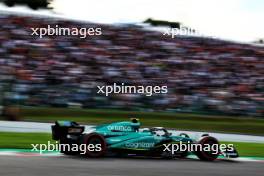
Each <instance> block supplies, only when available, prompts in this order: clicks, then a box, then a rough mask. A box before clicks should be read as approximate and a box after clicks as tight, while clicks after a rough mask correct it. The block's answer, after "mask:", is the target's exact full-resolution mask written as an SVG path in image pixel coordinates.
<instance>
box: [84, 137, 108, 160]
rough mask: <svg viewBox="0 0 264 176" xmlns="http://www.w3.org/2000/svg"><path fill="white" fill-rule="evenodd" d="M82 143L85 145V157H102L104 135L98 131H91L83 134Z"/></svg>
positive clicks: (104, 146) (104, 143)
mask: <svg viewBox="0 0 264 176" xmlns="http://www.w3.org/2000/svg"><path fill="white" fill-rule="evenodd" d="M84 144H86V146H87V150H86V153H85V155H86V156H87V157H92V158H98V157H103V156H104V155H105V153H106V141H105V138H104V136H102V135H100V134H98V133H91V134H88V135H85V136H84Z"/></svg>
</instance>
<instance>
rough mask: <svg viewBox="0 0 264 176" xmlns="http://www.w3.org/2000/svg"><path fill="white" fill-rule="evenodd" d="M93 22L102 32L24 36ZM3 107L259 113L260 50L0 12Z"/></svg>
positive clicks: (263, 92) (263, 90)
mask: <svg viewBox="0 0 264 176" xmlns="http://www.w3.org/2000/svg"><path fill="white" fill-rule="evenodd" d="M48 24H49V25H54V26H55V25H60V26H62V27H69V28H70V27H79V28H81V27H101V28H102V32H103V35H101V36H90V37H89V38H87V39H80V38H79V37H76V36H65V37H64V36H48V37H44V38H42V39H40V38H38V37H37V36H32V35H31V32H32V31H31V29H30V28H32V27H34V28H39V27H46V26H47V25H48ZM0 45H1V48H0V85H1V86H0V87H1V89H2V90H1V92H2V94H1V96H2V103H3V104H20V105H26V106H56V107H69V106H81V107H83V108H120V109H131V110H145V111H147V110H148V111H177V112H178V111H181V112H212V113H218V114H219V113H223V114H234V115H256V116H263V112H264V109H263V107H264V76H263V75H264V48H263V47H257V46H253V45H246V44H238V43H232V42H227V41H221V40H216V39H205V38H194V37H178V38H175V39H171V38H169V37H167V36H163V35H162V34H161V33H160V32H153V31H149V30H145V29H144V28H143V27H139V26H133V25H127V26H125V25H112V26H111V25H100V26H98V24H92V23H84V22H76V21H66V20H61V19H60V20H59V19H51V18H43V17H26V16H16V15H7V14H1V15H0ZM113 83H120V84H121V83H126V84H127V85H145V86H148V85H154V86H156V85H159V86H162V85H167V86H168V91H169V92H168V94H165V95H164V94H163V95H153V96H151V97H146V96H144V95H137V94H133V95H131V94H115V95H111V96H109V97H105V96H103V95H100V94H97V86H98V85H100V86H101V85H111V84H113Z"/></svg>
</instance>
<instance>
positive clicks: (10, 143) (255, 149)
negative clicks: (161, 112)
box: [0, 132, 264, 157]
mask: <svg viewBox="0 0 264 176" xmlns="http://www.w3.org/2000/svg"><path fill="white" fill-rule="evenodd" d="M48 141H51V142H53V143H55V142H54V141H52V140H51V134H47V133H8V132H0V149H1V148H2V149H8V148H10V149H32V146H31V144H47V143H48ZM221 143H224V144H234V146H235V147H236V149H237V151H238V152H239V154H240V156H243V157H264V143H245V142H221Z"/></svg>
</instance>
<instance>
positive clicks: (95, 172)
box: [0, 156, 264, 176]
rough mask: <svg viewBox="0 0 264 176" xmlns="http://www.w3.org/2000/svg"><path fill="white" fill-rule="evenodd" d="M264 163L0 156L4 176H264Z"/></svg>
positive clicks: (0, 169)
mask: <svg viewBox="0 0 264 176" xmlns="http://www.w3.org/2000/svg"><path fill="white" fill-rule="evenodd" d="M263 173H264V163H256V162H234V161H215V162H202V161H199V160H192V159H185V160H183V159H181V160H162V159H145V158H103V159H87V158H80V157H71V156H54V157H17V156H0V175H3V176H18V175H19V176H90V175H91V176H141V175H142V176H170V175H173V176H176V175H177V176H263Z"/></svg>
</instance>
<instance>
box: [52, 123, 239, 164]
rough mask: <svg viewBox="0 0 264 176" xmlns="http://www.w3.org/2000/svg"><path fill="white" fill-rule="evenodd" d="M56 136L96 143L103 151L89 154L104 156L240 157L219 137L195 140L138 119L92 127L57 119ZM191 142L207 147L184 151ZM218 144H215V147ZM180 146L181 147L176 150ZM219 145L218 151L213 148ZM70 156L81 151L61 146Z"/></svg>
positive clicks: (65, 140)
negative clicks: (145, 123) (87, 127)
mask: <svg viewBox="0 0 264 176" xmlns="http://www.w3.org/2000/svg"><path fill="white" fill-rule="evenodd" d="M52 138H53V139H54V140H57V141H59V144H68V145H71V146H72V145H78V146H80V145H92V144H93V145H95V146H97V145H98V146H100V150H86V152H85V155H86V156H88V157H103V156H147V157H162V158H185V157H187V156H188V155H189V154H191V153H192V154H195V155H196V156H197V157H198V158H199V159H200V160H204V161H214V160H215V159H217V158H218V156H220V155H223V156H225V157H227V158H236V157H238V153H237V151H236V150H235V148H228V147H227V148H221V147H220V148H219V147H217V146H219V145H220V144H219V142H218V140H217V139H216V138H214V137H212V136H209V135H208V134H205V135H203V136H202V137H201V138H200V139H199V140H194V139H191V138H190V137H189V136H188V135H187V134H184V133H182V134H179V135H172V133H170V132H168V130H166V129H165V128H163V127H154V128H143V129H140V122H139V121H138V120H137V119H132V120H131V121H124V122H116V123H111V124H106V125H100V126H95V127H91V128H89V129H88V130H87V131H85V127H84V126H81V125H79V124H77V123H76V122H71V121H56V122H55V125H53V126H52ZM180 144H181V145H183V144H188V145H189V146H191V145H199V146H202V147H207V150H203V149H200V150H198V149H197V148H196V150H192V149H190V147H185V148H183V149H181V150H180V147H179V145H180ZM213 146H214V147H213ZM176 148H177V150H176ZM213 148H215V150H213ZM61 152H62V153H64V154H67V155H73V154H80V151H76V150H75V151H69V150H66V149H65V148H64V149H61Z"/></svg>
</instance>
